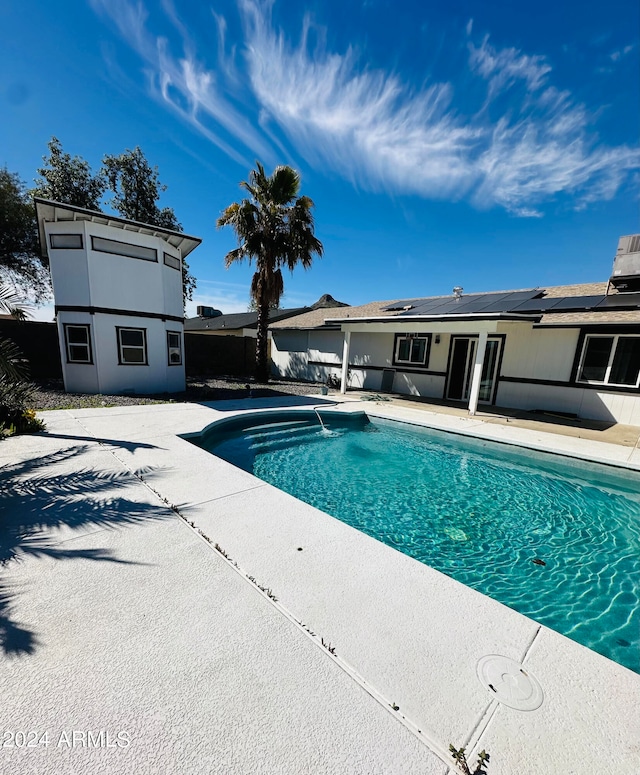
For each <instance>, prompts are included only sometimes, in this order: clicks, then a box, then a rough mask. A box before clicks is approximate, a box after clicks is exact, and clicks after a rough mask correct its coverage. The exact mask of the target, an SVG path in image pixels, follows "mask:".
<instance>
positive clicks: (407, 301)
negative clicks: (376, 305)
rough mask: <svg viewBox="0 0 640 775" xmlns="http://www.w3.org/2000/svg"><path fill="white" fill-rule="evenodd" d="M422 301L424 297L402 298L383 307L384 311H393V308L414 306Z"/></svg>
mask: <svg viewBox="0 0 640 775" xmlns="http://www.w3.org/2000/svg"><path fill="white" fill-rule="evenodd" d="M421 301H424V299H400V300H399V301H394V302H393V304H389V305H388V306H386V307H383V308H382V309H383V311H384V312H392V311H393V310H398V309H404V308H405V307H408V306H411V307H414V306H415V305H416V304H419V303H420V302H421Z"/></svg>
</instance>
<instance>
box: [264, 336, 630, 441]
mask: <svg viewBox="0 0 640 775" xmlns="http://www.w3.org/2000/svg"><path fill="white" fill-rule="evenodd" d="M614 333H615V331H614ZM455 335H456V336H465V335H468V336H473V335H474V332H473V329H471V328H470V329H469V330H468V331H462V330H460V331H459V332H456V334H455ZM495 335H502V336H504V345H503V352H502V361H501V364H500V370H499V373H498V378H497V379H498V382H497V391H496V398H495V403H496V404H497V405H498V406H504V407H509V408H514V409H525V410H543V411H549V412H564V413H570V414H576V415H578V416H579V417H583V418H585V419H592V420H601V421H605V422H618V423H625V424H629V425H639V426H640V392H638V391H635V392H634V391H629V392H624V393H623V392H616V390H615V389H605V390H602V389H598V387H597V386H589V387H587V386H583V385H580V384H576V383H575V382H572V380H573V379H574V373H573V371H574V367H575V360H576V356H577V350H578V348H579V347H580V343H581V339H580V335H581V330H580V328H579V327H576V328H553V329H551V328H549V329H543V328H535V327H533V326H532V325H527V324H522V323H518V324H516V325H509V324H508V323H507V324H501V325H499V326H498V330H497V332H496V334H491V333H490V334H489V336H490V337H491V336H495ZM343 336H344V335H343V333H342V332H338V331H318V330H312V331H303V330H300V331H292V330H290V331H277V330H276V331H274V345H275V346H274V347H273V350H272V352H273V363H274V371H275V373H276V374H280V375H282V376H288V377H295V378H298V379H307V380H313V381H321V382H324V381H326V379H327V377H328V376H329V374H333V375H336V376H338V377H339V376H340V372H341V368H342V342H343ZM439 337H440V342H439V343H438V344H436V341H435V340H436V334H435V332H434V333H432V339H431V348H430V356H429V362H428V368H427V369H423V370H418V369H409V368H406V367H404V366H394V365H393V349H394V342H395V336H394V334H393V333H387V332H384V331H382V332H380V331H372V332H371V333H367V332H361V331H353V332H352V334H351V344H350V350H349V382H348V386H349V387H351V388H356V389H357V388H359V389H364V390H374V391H377V390H380V389H381V386H382V377H383V369H389V368H391V369H395V376H394V380H393V388H392V391H393V392H394V393H399V394H404V395H412V396H423V397H425V398H436V399H442V398H444V396H445V389H446V379H447V369H448V365H449V364H448V360H449V353H450V346H451V334H450V333H440V334H439Z"/></svg>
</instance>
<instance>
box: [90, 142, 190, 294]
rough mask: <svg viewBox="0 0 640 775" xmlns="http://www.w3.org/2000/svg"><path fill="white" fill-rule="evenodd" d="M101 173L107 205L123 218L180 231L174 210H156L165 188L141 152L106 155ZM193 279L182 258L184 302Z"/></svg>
mask: <svg viewBox="0 0 640 775" xmlns="http://www.w3.org/2000/svg"><path fill="white" fill-rule="evenodd" d="M102 165H103V167H102V174H103V175H104V178H105V180H106V181H107V184H108V186H109V189H110V190H111V191H112V192H113V198H112V199H111V200H110V204H111V205H112V206H113V208H114V209H115V210H116V212H118V213H120V215H121V216H122V217H123V218H128V219H129V220H132V221H139V222H141V223H149V224H151V225H152V226H161V227H163V228H165V229H172V230H173V231H182V225H181V224H180V223H179V222H178V219H177V218H176V215H175V213H174V212H173V208H171V207H163V208H162V209H161V208H159V207H158V199H159V198H160V192H162V191H166V190H167V187H166V186H164V185H163V184H162V183H160V180H159V178H158V168H157V167H151V165H150V164H149V162H148V161H147V158H146V156H145V155H144V153H143V152H142V149H141V148H139V147H137V146H136V147H135V148H134V149H133V151H131V150H129V149H127V150H126V151H125V152H124V153H121V154H120V155H119V156H109V155H106V156H105V157H104V158H103V159H102ZM195 287H196V279H195V277H194V276H193V275H192V274H191V273H190V272H189V265H188V264H187V262H186V261H185V260H184V259H182V289H183V301H184V302H185V304H186V302H187V300H191V299H192V298H193V291H194V290H195Z"/></svg>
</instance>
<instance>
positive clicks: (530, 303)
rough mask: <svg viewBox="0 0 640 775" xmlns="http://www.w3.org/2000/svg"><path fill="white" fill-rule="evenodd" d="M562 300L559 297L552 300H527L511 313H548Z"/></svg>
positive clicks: (513, 308)
mask: <svg viewBox="0 0 640 775" xmlns="http://www.w3.org/2000/svg"><path fill="white" fill-rule="evenodd" d="M561 300H562V299H561V298H559V297H553V298H551V299H527V300H526V301H523V302H520V304H517V305H516V306H514V307H512V308H511V309H510V310H509V312H517V313H518V314H520V313H524V312H548V311H549V310H550V309H553V307H555V306H556V304H558V303H559V302H560V301H561Z"/></svg>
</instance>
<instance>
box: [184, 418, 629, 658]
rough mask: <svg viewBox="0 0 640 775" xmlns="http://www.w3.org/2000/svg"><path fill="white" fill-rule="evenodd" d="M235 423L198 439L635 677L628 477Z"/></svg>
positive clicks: (534, 457)
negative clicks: (626, 668) (599, 654)
mask: <svg viewBox="0 0 640 775" xmlns="http://www.w3.org/2000/svg"><path fill="white" fill-rule="evenodd" d="M322 418H323V421H324V423H325V425H326V426H327V427H326V429H325V430H322V429H321V426H320V425H319V422H318V418H317V417H316V416H315V415H314V414H313V413H309V412H297V413H295V414H294V413H287V414H282V415H278V416H277V417H274V418H273V419H272V420H271V421H269V422H267V420H266V419H265V418H264V417H262V418H245V419H244V420H243V421H242V422H241V423H237V422H236V423H235V424H232V425H228V426H226V427H223V428H221V429H220V430H216V431H213V432H210V433H208V434H206V435H205V436H204V437H203V438H202V439H201V440H200V442H199V443H200V445H201V446H203V447H204V448H205V449H207V450H209V451H210V452H212V453H214V454H216V455H218V456H220V457H222V458H224V459H226V460H228V461H229V462H231V463H233V464H235V465H237V466H240V467H241V468H243V469H245V470H247V471H249V472H251V473H253V474H254V475H255V476H257V477H259V478H261V479H263V480H264V481H267V482H269V483H271V484H273V485H275V486H276V487H278V488H279V489H281V490H284V491H286V492H288V493H290V494H292V495H294V496H295V497H297V498H299V499H300V500H303V501H305V502H307V503H309V504H311V505H313V506H315V507H317V508H319V509H321V510H322V511H324V512H326V513H328V514H331V515H332V516H334V517H336V518H337V519H340V520H342V521H343V522H346V523H347V524H349V525H351V526H352V527H355V528H357V529H358V530H361V531H362V532H364V533H367V534H368V535H370V536H372V537H374V538H376V539H378V540H380V541H382V542H384V543H386V544H388V545H389V546H392V547H394V548H395V549H397V550H399V551H401V552H404V553H405V554H408V555H410V556H411V557H414V558H415V559H417V560H419V561H420V562H423V563H425V564H427V565H429V566H431V567H432V568H435V569H437V570H439V571H441V572H443V573H446V574H447V575H449V576H451V577H453V578H455V579H457V580H458V581H461V582H462V583H463V584H466V585H467V586H470V587H473V588H474V589H477V590H478V591H480V592H482V593H483V594H485V595H488V596H490V597H492V598H494V599H496V600H499V601H500V602H502V603H504V604H506V605H508V606H510V607H512V608H514V609H516V610H517V611H520V612H521V613H523V614H525V615H526V616H529V617H530V618H532V619H534V620H536V621H538V622H540V623H541V624H544V625H546V626H548V627H550V628H552V629H554V630H556V631H558V632H560V633H562V634H564V635H566V636H568V637H569V638H572V639H573V640H575V641H577V642H579V643H582V644H583V645H585V646H588V647H589V648H591V649H593V650H594V651H598V652H600V653H601V654H604V655H605V656H607V657H609V658H610V659H613V660H615V661H616V662H619V663H620V664H622V665H625V666H626V667H629V668H630V669H632V670H635V671H636V672H640V665H639V661H638V655H639V654H640V588H639V579H640V476H638V475H637V474H635V473H634V472H626V471H620V470H617V469H613V468H609V467H606V466H598V465H595V464H593V465H591V464H585V463H581V462H577V461H572V460H570V459H568V458H562V457H559V456H556V455H548V454H543V453H534V452H530V451H528V450H526V451H525V450H522V449H520V448H515V447H510V446H508V445H503V444H496V443H493V442H488V441H484V440H480V439H473V438H469V437H462V436H458V435H455V434H451V433H443V432H438V431H434V430H431V429H426V428H422V427H420V426H408V425H406V424H404V423H398V422H394V421H388V420H379V419H374V420H371V419H370V418H367V417H366V416H365V415H355V416H351V417H350V416H345V415H341V414H339V413H334V414H329V413H327V412H323V413H322Z"/></svg>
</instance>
